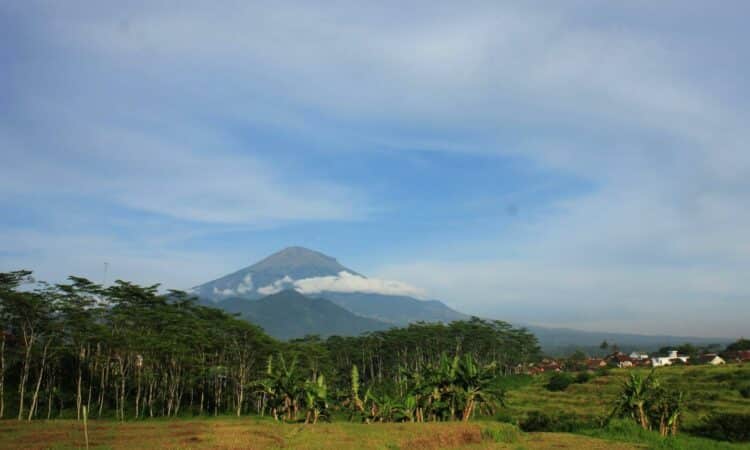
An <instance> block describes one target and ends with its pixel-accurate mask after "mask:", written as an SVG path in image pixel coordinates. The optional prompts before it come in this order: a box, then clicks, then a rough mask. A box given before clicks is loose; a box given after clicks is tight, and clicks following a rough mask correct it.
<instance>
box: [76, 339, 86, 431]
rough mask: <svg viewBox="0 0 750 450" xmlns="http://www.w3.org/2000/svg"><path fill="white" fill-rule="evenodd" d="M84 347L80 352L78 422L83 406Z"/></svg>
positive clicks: (77, 395) (77, 401)
mask: <svg viewBox="0 0 750 450" xmlns="http://www.w3.org/2000/svg"><path fill="white" fill-rule="evenodd" d="M83 352H84V350H83V346H81V348H80V350H79V352H78V379H77V380H76V420H81V407H82V406H83V390H82V384H83V368H82V367H81V366H82V365H83Z"/></svg>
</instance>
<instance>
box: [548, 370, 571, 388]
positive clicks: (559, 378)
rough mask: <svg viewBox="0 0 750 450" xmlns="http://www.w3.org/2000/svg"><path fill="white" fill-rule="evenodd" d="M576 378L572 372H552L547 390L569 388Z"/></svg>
mask: <svg viewBox="0 0 750 450" xmlns="http://www.w3.org/2000/svg"><path fill="white" fill-rule="evenodd" d="M573 382H574V380H573V377H572V376H570V374H568V373H565V372H557V373H554V374H552V376H551V377H550V379H549V382H548V383H547V390H549V391H553V392H555V391H564V390H565V389H567V388H568V386H570V385H571V384H573Z"/></svg>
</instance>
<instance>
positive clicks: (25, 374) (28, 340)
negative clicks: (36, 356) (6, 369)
mask: <svg viewBox="0 0 750 450" xmlns="http://www.w3.org/2000/svg"><path fill="white" fill-rule="evenodd" d="M23 338H24V339H23V340H24V344H25V346H26V349H25V352H24V358H23V369H22V372H21V379H20V381H19V382H18V420H22V419H23V413H24V403H25V398H26V382H27V381H28V379H29V370H30V367H29V366H30V365H31V348H32V347H33V345H34V335H33V334H32V335H31V336H28V334H27V332H26V330H25V329H24V331H23Z"/></svg>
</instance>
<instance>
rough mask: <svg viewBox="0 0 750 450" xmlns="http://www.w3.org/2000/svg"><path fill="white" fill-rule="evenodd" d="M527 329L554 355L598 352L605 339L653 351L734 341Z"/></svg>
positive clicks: (625, 348)
mask: <svg viewBox="0 0 750 450" xmlns="http://www.w3.org/2000/svg"><path fill="white" fill-rule="evenodd" d="M526 328H527V329H528V330H529V331H531V332H532V333H534V335H535V336H536V337H537V339H539V344H540V345H541V346H542V349H544V351H545V352H547V353H553V354H554V353H560V354H566V353H570V352H572V351H573V350H575V349H582V350H585V351H588V352H589V353H595V352H596V350H598V348H599V345H600V344H601V343H602V341H607V343H608V344H610V345H612V344H617V346H618V347H619V348H620V349H621V350H622V351H627V352H630V351H633V350H642V351H646V352H650V351H655V350H658V349H659V348H661V347H667V346H670V345H680V344H684V343H686V342H689V343H691V344H695V345H709V344H721V345H725V344H728V343H730V342H732V341H733V340H732V339H729V338H724V339H722V338H702V337H695V336H668V335H647V334H630V333H612V332H599V331H581V330H573V329H570V328H548V327H540V326H535V325H529V326H526Z"/></svg>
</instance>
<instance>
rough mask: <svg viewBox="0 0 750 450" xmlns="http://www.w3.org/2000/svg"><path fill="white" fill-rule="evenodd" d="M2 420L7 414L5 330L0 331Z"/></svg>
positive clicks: (0, 405)
mask: <svg viewBox="0 0 750 450" xmlns="http://www.w3.org/2000/svg"><path fill="white" fill-rule="evenodd" d="M0 333H2V336H0V339H2V341H0V419H2V418H3V416H4V414H5V330H0Z"/></svg>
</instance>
